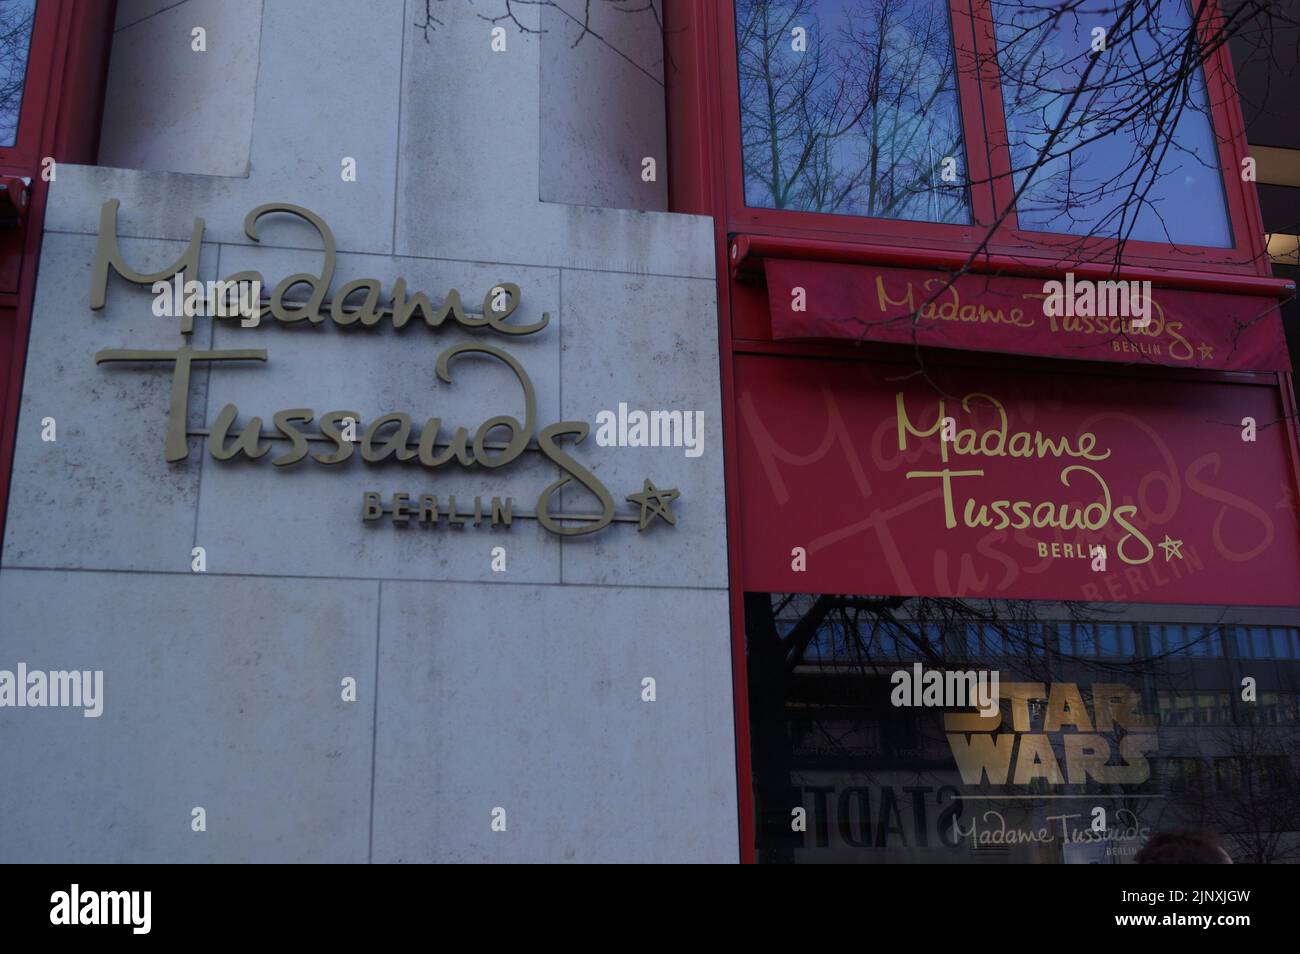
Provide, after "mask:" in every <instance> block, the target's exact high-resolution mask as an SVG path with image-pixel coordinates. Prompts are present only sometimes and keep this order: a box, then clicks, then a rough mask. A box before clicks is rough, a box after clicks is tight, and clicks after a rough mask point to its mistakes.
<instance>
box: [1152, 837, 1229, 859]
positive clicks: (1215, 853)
mask: <svg viewBox="0 0 1300 954" xmlns="http://www.w3.org/2000/svg"><path fill="white" fill-rule="evenodd" d="M1133 860H1134V861H1135V862H1136V863H1138V864H1140V865H1230V864H1232V857H1231V856H1230V855H1229V854H1228V853H1227V852H1226V851H1224V850H1223V847H1222V846H1221V845H1220V844H1219V836H1218V835H1216V834H1214V833H1213V832H1209V831H1165V832H1160V833H1159V834H1156V835H1152V836H1151V837H1150V838H1148V839H1147V843H1146V844H1145V845H1143V846H1142V850H1141V851H1139V852H1138V853H1137V855H1135V856H1134V858H1133Z"/></svg>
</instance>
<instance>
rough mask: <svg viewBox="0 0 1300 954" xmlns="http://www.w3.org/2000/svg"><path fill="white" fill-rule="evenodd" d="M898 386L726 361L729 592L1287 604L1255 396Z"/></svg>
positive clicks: (1297, 548)
mask: <svg viewBox="0 0 1300 954" xmlns="http://www.w3.org/2000/svg"><path fill="white" fill-rule="evenodd" d="M912 371H913V369H912V368H910V367H908V366H906V365H900V364H895V365H885V364H875V363H867V362H860V361H847V360H844V361H841V360H829V359H812V358H788V357H768V356H756V355H742V356H739V357H738V358H737V361H736V394H737V400H738V408H737V411H738V420H739V431H738V434H739V438H738V439H739V447H740V458H739V463H740V467H739V471H740V494H741V500H742V501H743V504H742V506H743V519H742V530H741V532H742V534H743V551H744V557H743V560H744V570H743V572H744V586H745V588H746V589H751V590H769V591H815V592H822V593H826V592H830V593H868V594H887V595H899V596H916V595H926V596H974V597H987V598H1007V599H1052V600H1097V601H1117V602H1137V603H1213V604H1233V605H1267V606H1279V605H1283V606H1296V605H1300V539H1298V537H1297V531H1298V528H1297V523H1296V501H1295V493H1294V481H1293V477H1292V470H1291V458H1290V443H1289V440H1288V436H1287V432H1286V428H1289V427H1293V426H1295V422H1294V421H1290V420H1281V419H1282V418H1283V416H1284V415H1283V410H1282V408H1281V406H1280V401H1279V391H1278V389H1277V388H1276V387H1275V386H1273V387H1270V386H1264V385H1257V384H1238V383H1231V384H1228V383H1205V382H1192V381H1153V380H1150V379H1143V380H1137V379H1134V378H1131V377H1122V376H1114V377H1107V376H1101V375H1098V376H1095V377H1094V376H1088V375H1080V374H1060V373H1054V374H1048V373H1037V372H1008V371H998V372H996V373H993V372H985V371H979V370H969V369H960V370H958V369H945V368H928V369H927V372H928V376H929V378H930V379H931V380H932V381H933V385H931V384H930V383H929V382H927V381H926V380H925V378H924V377H922V376H920V375H916V374H914V373H910V372H912ZM936 387H937V388H939V389H941V390H936ZM945 419H947V420H946V421H945ZM1097 548H1103V549H1101V550H1100V551H1099V550H1098V549H1097ZM1099 557H1100V559H1099Z"/></svg>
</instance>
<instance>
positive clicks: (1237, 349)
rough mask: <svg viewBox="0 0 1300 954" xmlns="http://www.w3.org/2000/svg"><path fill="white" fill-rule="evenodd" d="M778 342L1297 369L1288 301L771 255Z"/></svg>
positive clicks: (771, 299) (1067, 278) (770, 289)
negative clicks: (1282, 306) (1286, 319)
mask: <svg viewBox="0 0 1300 954" xmlns="http://www.w3.org/2000/svg"><path fill="white" fill-rule="evenodd" d="M764 268H765V270H766V274H767V290H768V302H769V307H770V309H771V315H772V336H773V337H774V338H777V339H783V338H804V339H818V338H821V339H828V338H829V339H851V340H855V341H883V342H891V343H896V344H912V343H916V344H920V345H925V346H929V347H936V348H958V349H962V350H966V351H998V352H1003V353H1006V354H1026V355H1039V356H1043V357H1051V358H1070V359H1074V360H1085V361H1118V362H1123V363H1126V364H1143V363H1145V364H1156V365H1168V366H1170V367H1180V368H1208V369H1216V370H1224V371H1289V370H1290V369H1291V362H1290V359H1289V357H1288V355H1287V348H1286V340H1285V337H1284V335H1283V332H1282V321H1281V317H1280V312H1279V309H1278V302H1277V300H1276V299H1274V298H1269V297H1265V296H1260V295H1244V294H1227V293H1222V292H1212V291H1186V290H1176V289H1167V288H1158V287H1157V288H1152V287H1150V283H1140V282H1132V283H1130V282H1119V281H1104V280H1090V279H1084V278H1076V277H1075V276H1074V275H1073V273H1066V274H1063V275H1062V276H1061V277H1060V278H1059V279H1053V280H1051V281H1052V282H1055V284H1051V282H1049V281H1045V280H1042V279H1036V278H1019V277H1013V276H1001V275H981V274H966V275H961V276H958V277H957V278H955V279H954V278H951V277H950V276H949V275H948V274H946V273H941V272H931V271H921V270H918V269H908V268H877V267H874V266H868V265H842V264H833V263H827V262H806V261H789V260H785V259H767V260H766V261H765V263H764Z"/></svg>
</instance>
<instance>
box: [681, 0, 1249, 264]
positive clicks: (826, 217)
mask: <svg viewBox="0 0 1300 954" xmlns="http://www.w3.org/2000/svg"><path fill="white" fill-rule="evenodd" d="M1193 2H1195V0H1193ZM1209 2H1210V4H1211V6H1212V9H1211V10H1210V11H1209V12H1208V15H1206V16H1205V17H1204V18H1203V20H1202V23H1201V37H1202V40H1203V41H1206V42H1208V41H1209V40H1210V39H1211V38H1212V36H1213V35H1214V31H1215V29H1216V27H1217V26H1219V25H1220V24H1221V22H1222V14H1221V12H1220V10H1219V9H1218V6H1217V4H1215V2H1214V0H1209ZM716 10H717V19H716V20H715V21H713V23H714V28H715V31H716V32H715V37H716V40H715V42H716V44H717V46H716V49H717V51H718V55H717V60H716V61H717V64H718V75H717V77H716V80H715V83H716V87H715V88H716V89H717V91H718V94H719V100H718V112H717V115H718V116H719V117H720V118H721V120H722V121H721V127H722V129H721V133H722V142H721V146H722V155H721V157H720V162H719V165H720V166H721V171H722V181H721V182H720V183H719V185H720V186H721V191H722V199H723V207H724V209H725V222H726V226H727V230H728V232H732V233H747V234H754V235H771V236H782V237H787V238H802V239H819V238H820V239H824V240H830V241H849V242H853V243H862V244H868V245H880V246H897V245H899V244H905V245H907V246H908V247H910V248H914V249H929V250H933V251H935V252H940V253H948V254H949V255H951V253H953V252H954V251H958V252H964V253H967V254H970V253H974V252H975V251H976V250H977V249H979V248H980V244H981V242H982V241H983V240H985V239H986V238H987V242H986V244H985V245H984V247H983V250H984V253H986V254H987V255H988V256H991V257H996V258H1012V259H1015V260H1016V261H1017V262H1018V263H1022V264H1032V263H1034V262H1035V261H1036V262H1037V263H1038V264H1040V265H1048V266H1058V267H1061V268H1064V267H1067V266H1068V265H1069V264H1070V263H1071V262H1076V261H1087V262H1097V263H1103V264H1111V263H1113V262H1114V261H1115V257H1116V253H1117V251H1118V248H1117V246H1118V244H1119V243H1118V242H1117V241H1115V240H1110V239H1096V238H1093V239H1086V238H1083V237H1080V236H1077V235H1069V234H1060V233H1049V232H1038V231H1029V230H1022V229H1020V228H1019V226H1018V223H1017V221H1016V217H1015V212H1014V210H1013V211H1012V212H1010V213H1009V214H1008V215H1007V216H1006V217H1005V218H1004V220H1003V221H1002V222H1001V224H1000V225H999V227H998V228H997V229H996V230H995V231H993V232H992V234H991V235H990V233H989V229H990V227H991V226H992V225H993V223H994V222H995V221H996V220H997V218H998V216H997V212H998V210H1000V209H1003V208H1005V207H1006V206H1007V205H1008V204H1009V203H1010V200H1011V198H1012V196H1013V195H1014V192H1015V189H1014V185H1013V182H1012V178H1011V174H1010V155H1009V149H1008V146H1007V142H1008V134H1007V127H1006V120H1005V115H1004V113H1003V106H1002V88H1001V77H1000V75H999V71H998V67H997V58H996V55H995V53H996V42H995V37H994V26H993V16H992V7H991V3H990V0H948V10H949V19H950V24H951V27H952V35H953V47H954V66H955V70H956V75H957V90H958V102H959V104H960V108H961V121H962V132H963V140H964V141H963V151H964V153H965V162H966V173H967V175H968V177H969V180H970V182H971V183H972V185H971V186H970V188H969V196H970V209H971V219H972V221H971V224H969V225H950V224H943V223H933V222H917V221H912V220H907V219H879V218H869V217H865V216H854V215H840V214H835V213H822V212H796V211H791V210H788V209H767V208H760V207H752V206H748V205H746V204H745V191H744V190H745V185H744V169H743V162H742V158H741V138H740V81H739V76H738V71H737V66H736V64H737V48H736V17H735V6H734V4H733V3H732V2H731V0H724V2H721V3H719V4H717V6H716ZM708 20H709V18H708V17H700V18H698V19H696V23H697V24H699V25H702V26H703V25H705V24H706V23H707V22H708ZM1202 69H1203V73H1204V78H1205V89H1206V96H1207V98H1208V100H1209V104H1210V112H1211V122H1212V124H1213V134H1214V136H1215V140H1216V142H1217V143H1218V150H1219V172H1220V178H1221V181H1222V184H1223V189H1224V198H1225V206H1226V210H1227V214H1228V218H1229V224H1230V226H1231V229H1232V237H1233V243H1234V244H1233V245H1232V246H1231V247H1228V248H1214V247H1206V246H1192V245H1184V246H1181V247H1177V248H1176V247H1174V246H1173V245H1171V244H1166V243H1160V242H1139V241H1128V242H1125V243H1124V248H1123V250H1122V256H1121V262H1122V264H1123V265H1124V266H1134V267H1138V268H1148V269H1174V270H1181V271H1196V272H1214V273H1219V274H1224V275H1258V276H1268V275H1270V274H1271V271H1270V269H1269V267H1268V256H1267V251H1266V249H1265V245H1264V227H1263V218H1262V216H1261V214H1260V210H1259V201H1258V197H1257V196H1256V194H1255V191H1254V188H1253V186H1252V185H1251V184H1250V183H1247V182H1243V181H1242V179H1241V176H1240V175H1239V174H1238V172H1237V170H1239V169H1241V167H1242V166H1241V163H1242V160H1243V159H1244V158H1245V157H1246V155H1247V147H1246V138H1245V124H1244V121H1243V119H1242V115H1241V108H1240V104H1239V102H1238V98H1237V93H1236V85H1235V80H1234V79H1233V73H1232V64H1231V60H1230V59H1229V51H1228V47H1227V44H1226V43H1224V44H1220V45H1219V46H1218V47H1217V48H1216V49H1215V50H1214V51H1213V52H1212V53H1211V54H1210V55H1209V56H1208V57H1206V59H1205V62H1204V64H1203V68H1202ZM985 144H987V148H985ZM990 160H991V163H992V165H993V166H995V167H996V168H992V169H991V168H990V164H991V163H990Z"/></svg>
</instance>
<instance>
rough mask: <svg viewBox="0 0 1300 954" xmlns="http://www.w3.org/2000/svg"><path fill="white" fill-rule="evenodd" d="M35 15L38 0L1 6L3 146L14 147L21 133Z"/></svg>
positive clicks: (18, 0) (0, 138) (10, 0)
mask: <svg viewBox="0 0 1300 954" xmlns="http://www.w3.org/2000/svg"><path fill="white" fill-rule="evenodd" d="M35 15H36V4H35V2H34V0H8V2H3V3H0V146H12V145H13V144H14V137H15V136H16V135H17V133H18V112H19V109H20V107H21V106H22V102H23V84H24V82H25V81H26V79H27V48H28V46H29V45H30V44H31V39H32V21H33V19H34V18H35Z"/></svg>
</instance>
